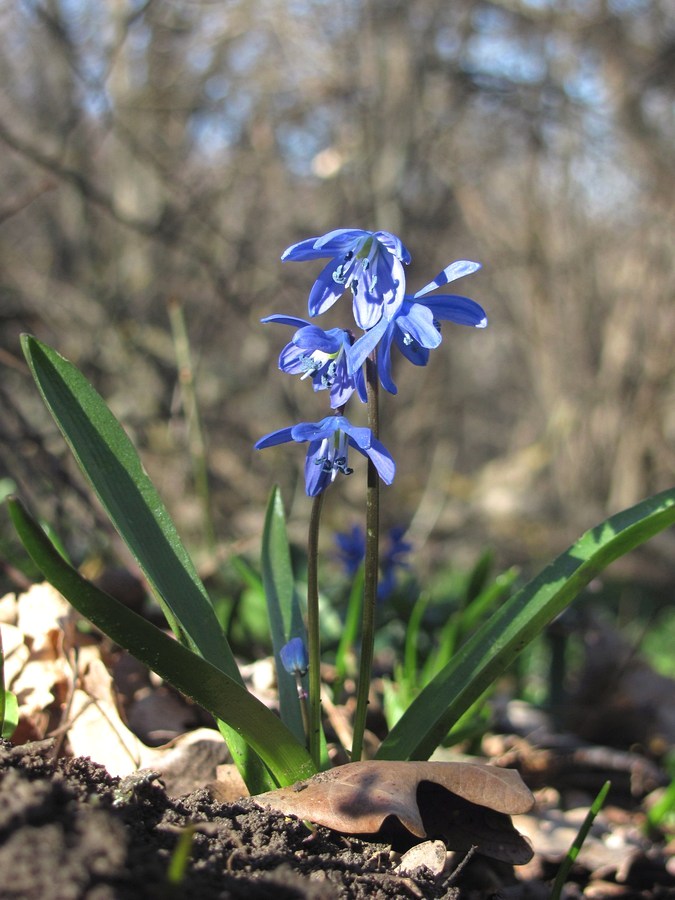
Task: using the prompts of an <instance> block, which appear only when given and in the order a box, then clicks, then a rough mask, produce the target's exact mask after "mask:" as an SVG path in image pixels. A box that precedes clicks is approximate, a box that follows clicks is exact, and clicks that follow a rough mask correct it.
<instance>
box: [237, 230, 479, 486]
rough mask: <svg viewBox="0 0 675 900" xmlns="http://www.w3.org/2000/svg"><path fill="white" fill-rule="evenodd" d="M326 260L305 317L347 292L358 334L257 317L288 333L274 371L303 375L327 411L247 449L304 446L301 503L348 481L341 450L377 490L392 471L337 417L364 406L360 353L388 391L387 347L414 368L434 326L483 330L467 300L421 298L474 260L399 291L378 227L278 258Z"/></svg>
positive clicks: (314, 242) (431, 341) (400, 273)
mask: <svg viewBox="0 0 675 900" xmlns="http://www.w3.org/2000/svg"><path fill="white" fill-rule="evenodd" d="M326 258H327V259H328V260H329V262H328V263H327V265H326V266H325V267H324V268H323V270H322V271H321V273H320V275H319V277H318V278H317V279H316V281H315V282H314V285H313V286H312V289H311V291H310V294H309V302H308V310H309V315H310V316H318V315H321V313H324V312H326V310H328V309H330V308H331V307H332V306H333V305H334V304H335V303H336V302H337V301H338V300H339V299H340V297H342V295H343V294H344V293H345V292H346V291H347V290H348V289H349V290H351V294H352V308H353V315H354V322H355V324H356V326H357V327H358V328H359V329H360V330H361V331H362V332H363V334H362V335H361V336H359V337H358V338H356V337H355V336H354V334H353V332H352V331H351V330H350V329H342V328H330V329H329V330H327V331H325V330H323V329H322V328H319V327H318V326H316V325H313V324H312V323H311V322H308V321H306V320H305V319H300V318H296V317H295V316H286V315H273V316H268V317H267V318H265V319H263V320H262V321H263V322H273V323H276V324H280V325H290V326H291V327H293V328H295V329H296V330H295V332H294V334H293V337H292V338H291V340H290V342H289V343H288V344H286V346H285V347H284V349H283V350H282V351H281V355H280V357H279V368H280V369H281V370H282V371H283V372H288V373H289V374H292V375H300V376H301V377H302V378H311V380H312V384H313V386H314V390H315V391H323V390H325V391H328V396H329V398H330V405H331V408H332V409H333V410H334V411H335V414H334V415H333V416H328V417H327V418H325V419H322V420H321V421H320V422H301V423H299V424H297V425H293V426H290V427H288V428H282V429H280V430H278V431H273V432H272V433H271V434H268V435H266V436H265V437H263V438H261V439H260V440H259V441H258V442H257V443H256V445H255V446H256V448H257V449H262V448H264V447H271V446H273V445H275V444H281V443H285V442H287V441H296V442H300V443H304V442H306V443H308V449H307V459H306V463H305V488H306V491H307V493H308V494H309V496H310V497H315V496H316V495H317V494H320V493H321V492H322V491H323V490H325V488H326V487H327V486H328V485H329V484H330V483H331V482H332V481H333V480H334V479H335V477H336V476H337V474H338V473H339V472H342V473H343V474H345V475H348V474H349V473H350V472H351V471H352V470H351V468H350V467H349V463H348V452H349V448H350V447H353V448H354V449H355V450H357V451H358V452H359V453H361V454H362V455H363V456H366V457H368V459H370V460H371V462H372V463H373V464H374V466H375V468H376V469H377V472H378V474H379V476H380V478H381V479H382V480H383V481H384V482H385V484H391V482H392V481H393V478H394V473H395V469H396V467H395V463H394V460H393V459H392V457H391V454H390V453H389V451H388V450H387V449H386V447H384V446H383V444H381V443H380V441H379V440H378V439H377V438H376V437H375V436H374V435H373V434H372V432H371V430H370V429H369V428H359V427H356V426H354V425H352V424H351V423H350V421H349V420H348V419H347V418H346V417H345V416H344V415H343V414H342V412H343V408H344V406H345V405H346V404H347V402H348V401H349V400H350V399H351V398H352V396H353V395H354V394H356V396H357V397H358V398H359V400H361V402H363V403H365V402H366V399H367V396H366V381H365V377H364V371H363V370H364V364H365V362H366V359H367V358H368V357H371V358H373V359H375V358H376V359H377V372H378V377H379V380H380V382H381V384H382V386H383V387H384V389H385V390H387V391H389V392H390V393H392V394H395V393H396V392H397V388H396V385H395V383H394V380H393V378H392V372H391V351H392V347H393V346H394V345H396V346H397V347H398V349H399V350H400V351H401V353H402V354H403V355H404V356H405V357H406V358H407V359H409V360H410V362H412V363H413V364H414V365H416V366H425V365H426V364H427V362H428V361H429V351H430V350H433V349H434V348H436V347H438V345H439V344H440V343H441V325H440V323H441V321H442V320H445V321H448V322H454V323H456V324H459V325H470V326H473V327H474V328H484V327H485V326H486V325H487V318H486V316H485V312H484V311H483V309H482V307H480V306H479V305H478V303H476V302H475V301H473V300H470V299H469V298H468V297H460V296H457V295H455V294H435V295H434V296H431V297H430V296H428V295H429V294H430V293H431V292H432V291H434V290H435V289H436V288H439V287H442V286H443V285H445V284H449V283H450V282H451V281H455V280H456V279H458V278H462V277H463V276H464V275H470V274H471V273H472V272H475V271H476V270H477V269H479V268H480V264H479V263H476V262H471V261H469V260H459V261H457V262H454V263H452V264H451V265H449V266H447V268H445V269H444V270H443V271H442V272H440V273H439V274H438V275H437V276H436V278H434V279H433V281H430V282H429V283H428V284H426V285H425V286H424V287H423V288H421V289H420V290H419V291H417V292H416V293H415V294H412V295H409V294H406V279H405V269H404V265H407V264H408V263H409V262H410V254H409V252H408V251H407V249H406V248H405V247H404V246H403V244H402V242H401V240H400V239H399V238H398V237H396V235H393V234H390V233H389V232H388V231H362V230H360V229H354V228H340V229H337V230H336V231H331V232H329V233H328V234H325V235H323V236H322V237H316V238H309V239H308V240H305V241H300V243H298V244H293V245H292V246H291V247H288V249H287V250H285V251H284V253H283V254H282V257H281V259H282V260H284V261H285V260H290V261H293V262H301V261H305V260H312V259H326Z"/></svg>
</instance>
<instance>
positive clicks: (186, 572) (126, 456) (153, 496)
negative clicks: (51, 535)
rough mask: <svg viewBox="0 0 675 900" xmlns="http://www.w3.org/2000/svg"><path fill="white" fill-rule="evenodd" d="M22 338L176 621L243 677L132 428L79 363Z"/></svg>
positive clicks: (68, 435) (115, 518) (56, 410)
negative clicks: (137, 447)
mask: <svg viewBox="0 0 675 900" xmlns="http://www.w3.org/2000/svg"><path fill="white" fill-rule="evenodd" d="M21 343H22V346H23V351H24V354H25V356H26V359H27V361H28V365H29V366H30V369H31V372H32V374H33V377H34V379H35V381H36V383H37V386H38V388H39V390H40V393H41V394H42V398H43V400H44V402H45V404H46V405H47V408H48V409H49V411H50V413H51V414H52V416H53V417H54V420H55V421H56V424H57V425H58V426H59V428H60V430H61V432H62V433H63V436H64V437H65V439H66V441H67V443H68V445H69V446H70V449H71V450H72V452H73V455H74V456H75V458H76V460H77V462H78V463H79V465H80V468H81V469H82V471H83V473H84V475H85V476H86V478H87V479H88V481H89V483H90V484H91V486H92V488H93V489H94V491H95V493H96V495H97V496H98V498H99V500H100V501H101V503H102V505H103V508H104V509H105V511H106V512H107V514H108V516H109V517H110V520H111V522H112V523H113V525H114V526H115V528H116V529H117V531H118V532H119V534H120V536H121V537H122V539H123V540H124V542H125V543H126V544H127V546H128V547H129V550H130V551H131V552H132V553H133V555H134V557H135V559H136V560H137V562H138V564H139V566H140V567H141V569H142V570H143V573H144V574H145V576H146V578H147V579H148V581H149V583H150V585H151V587H152V589H153V591H154V592H155V593H156V594H157V598H158V600H159V602H160V603H161V604H162V607H163V608H164V609H165V610H168V613H169V615H168V618H169V620H171V619H174V620H175V622H177V623H178V628H179V631H180V630H182V631H183V632H184V633H185V636H186V637H187V640H188V643H189V644H190V645H191V646H192V648H193V649H196V650H198V652H199V653H200V654H201V655H202V656H204V657H205V658H206V659H209V660H210V661H211V662H213V663H215V664H216V665H220V666H223V667H224V668H225V670H226V671H227V672H228V674H230V675H232V677H234V678H238V677H239V674H238V669H237V665H236V663H235V661H234V657H233V656H232V653H231V651H230V648H229V646H228V645H227V641H226V640H225V638H224V635H223V633H222V629H221V628H220V627H219V625H218V620H217V619H216V616H215V613H214V611H213V607H212V606H211V601H210V599H209V597H208V594H207V593H206V589H205V588H204V586H203V584H202V583H201V581H200V579H199V576H198V575H197V572H196V570H195V568H194V565H193V563H192V560H191V559H190V557H189V555H188V553H187V551H186V549H185V547H184V546H183V544H182V542H181V540H180V537H179V536H178V532H177V531H176V528H175V526H174V524H173V522H172V521H171V519H170V517H169V514H168V512H167V510H166V508H165V506H164V504H163V502H162V500H161V498H160V496H159V494H158V493H157V490H156V489H155V487H154V485H153V484H152V482H151V481H150V478H149V477H148V475H147V473H146V472H145V470H144V468H143V465H142V463H141V460H140V458H139V456H138V453H137V452H136V450H135V448H134V446H133V444H132V443H131V441H130V440H129V438H128V436H127V434H126V432H125V431H124V429H123V428H122V426H121V425H120V424H119V422H118V421H117V420H116V419H115V417H114V416H113V414H112V413H111V412H110V410H109V409H108V407H107V406H106V404H105V402H104V401H103V399H102V398H101V396H100V395H99V394H98V393H97V392H96V391H95V390H94V388H93V387H92V386H91V385H90V384H89V382H88V381H87V379H86V378H85V377H84V375H82V373H81V372H80V371H79V370H78V369H77V368H76V367H75V366H74V365H73V364H72V363H70V362H69V361H68V360H66V359H64V358H63V357H62V356H61V355H60V354H59V353H57V352H56V351H55V350H53V349H52V348H51V347H48V346H46V345H45V344H43V343H41V342H40V341H38V340H37V339H36V338H34V337H32V336H30V335H23V336H22V338H21ZM172 625H173V623H172Z"/></svg>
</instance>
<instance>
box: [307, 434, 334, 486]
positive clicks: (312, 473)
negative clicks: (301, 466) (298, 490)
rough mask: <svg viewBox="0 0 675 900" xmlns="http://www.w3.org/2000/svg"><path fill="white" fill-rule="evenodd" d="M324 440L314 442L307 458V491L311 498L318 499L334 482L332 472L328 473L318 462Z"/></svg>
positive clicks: (310, 446) (309, 448) (308, 450)
mask: <svg viewBox="0 0 675 900" xmlns="http://www.w3.org/2000/svg"><path fill="white" fill-rule="evenodd" d="M322 445H323V440H320V441H312V442H311V443H310V445H309V447H308V448H307V456H306V457H305V491H306V493H307V495H308V496H309V497H316V496H317V494H320V493H321V491H323V490H325V488H327V487H328V485H329V484H330V483H331V481H332V480H333V475H332V472H326V471H325V470H324V468H323V466H322V464H321V462H319V461H318V460H317V456H318V455H319V451H320V450H321V447H322Z"/></svg>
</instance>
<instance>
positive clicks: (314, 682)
mask: <svg viewBox="0 0 675 900" xmlns="http://www.w3.org/2000/svg"><path fill="white" fill-rule="evenodd" d="M322 506H323V491H322V492H321V493H320V494H317V496H316V497H315V498H314V502H313V504H312V512H311V515H310V519H309V535H308V537H307V642H308V645H309V648H308V656H309V678H308V682H309V722H308V729H307V730H308V735H307V737H308V745H309V746H308V749H309V755H310V756H311V757H312V759H313V760H314V764H315V765H316V767H317V768H318V767H319V763H320V756H321V643H320V638H319V524H320V521H321V508H322Z"/></svg>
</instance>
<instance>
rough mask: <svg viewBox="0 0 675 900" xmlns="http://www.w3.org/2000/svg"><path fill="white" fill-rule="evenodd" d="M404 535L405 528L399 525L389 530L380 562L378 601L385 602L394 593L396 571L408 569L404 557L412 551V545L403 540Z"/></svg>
mask: <svg viewBox="0 0 675 900" xmlns="http://www.w3.org/2000/svg"><path fill="white" fill-rule="evenodd" d="M404 534H405V528H404V527H403V526H401V525H394V526H393V527H392V528H390V529H389V533H388V536H387V537H388V541H387V547H386V550H385V552H384V553H383V554H382V559H381V561H380V571H381V573H382V575H381V578H380V581H379V584H378V585H377V599H378V600H386V599H387V598H388V597H390V596H391V595H392V594H393V593H394V589H395V587H396V573H397V571H398V570H399V569H409V568H410V564H409V563H408V562H407V560H405V559H404V557H405V556H407V555H408V554H409V553H410V551H411V550H412V544H411V543H410V541H404V540H403V535H404Z"/></svg>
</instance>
